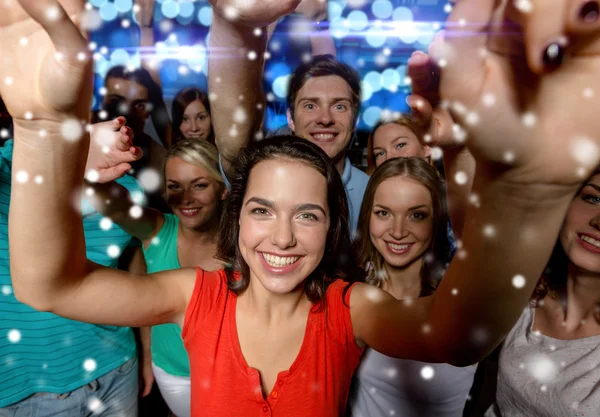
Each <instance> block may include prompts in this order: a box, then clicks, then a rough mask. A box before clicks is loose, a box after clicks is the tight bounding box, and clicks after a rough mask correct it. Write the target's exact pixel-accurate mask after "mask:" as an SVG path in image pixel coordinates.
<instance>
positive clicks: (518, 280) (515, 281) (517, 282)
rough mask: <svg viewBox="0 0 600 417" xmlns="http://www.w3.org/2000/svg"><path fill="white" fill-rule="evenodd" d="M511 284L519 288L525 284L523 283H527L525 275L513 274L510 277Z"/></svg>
mask: <svg viewBox="0 0 600 417" xmlns="http://www.w3.org/2000/svg"><path fill="white" fill-rule="evenodd" d="M511 282H512V285H513V287H515V288H517V289H521V288H523V287H524V286H525V284H526V283H527V281H526V280H525V277H524V276H523V275H515V276H514V277H513V278H512V281H511Z"/></svg>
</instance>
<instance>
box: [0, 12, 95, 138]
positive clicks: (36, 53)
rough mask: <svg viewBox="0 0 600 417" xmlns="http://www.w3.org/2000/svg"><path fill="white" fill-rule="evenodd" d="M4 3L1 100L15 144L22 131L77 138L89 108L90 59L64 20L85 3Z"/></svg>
mask: <svg viewBox="0 0 600 417" xmlns="http://www.w3.org/2000/svg"><path fill="white" fill-rule="evenodd" d="M5 4H6V3H5ZM8 4H10V6H3V10H2V13H1V15H2V17H1V18H0V38H1V39H2V42H0V56H2V65H1V66H0V80H1V81H2V82H0V95H1V96H2V98H3V100H4V102H5V104H6V107H7V109H8V111H9V113H10V114H11V116H12V117H13V120H14V123H15V133H16V134H15V137H16V140H18V138H19V135H18V134H17V132H18V131H20V130H23V129H24V130H28V131H30V132H32V131H33V132H35V131H40V134H41V135H42V136H44V134H45V133H44V132H45V130H48V129H51V130H56V133H59V134H60V133H61V132H62V131H63V130H64V131H65V132H62V133H66V135H63V136H67V137H68V138H72V139H74V140H75V139H78V137H77V136H79V137H81V136H82V135H83V124H84V122H83V121H85V120H87V119H88V113H89V108H90V103H91V95H92V87H93V84H92V60H91V57H90V54H89V50H88V49H87V42H86V39H85V37H84V36H83V35H82V34H81V32H80V31H79V29H78V28H77V26H76V24H75V23H73V21H72V20H71V19H70V18H69V15H71V16H77V15H78V13H80V12H81V11H82V10H83V6H84V1H82V0H61V1H60V2H58V1H56V0H19V1H18V2H10V3H8ZM70 119H71V120H70ZM42 121H43V122H44V123H43V129H42V127H41V126H42V123H41V122H42ZM78 123H81V125H79V126H78ZM48 133H55V132H48Z"/></svg>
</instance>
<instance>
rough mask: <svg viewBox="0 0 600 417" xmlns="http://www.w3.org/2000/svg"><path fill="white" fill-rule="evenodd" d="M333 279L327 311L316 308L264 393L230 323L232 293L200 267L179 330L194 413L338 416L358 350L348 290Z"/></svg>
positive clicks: (220, 274) (209, 416) (210, 416)
mask: <svg viewBox="0 0 600 417" xmlns="http://www.w3.org/2000/svg"><path fill="white" fill-rule="evenodd" d="M348 285H349V284H348V283H346V282H344V281H342V280H337V281H335V282H333V283H332V284H331V285H330V286H329V287H328V289H327V293H326V308H320V309H318V308H313V309H312V310H311V311H310V313H309V315H308V321H307V325H306V331H305V335H304V341H303V343H302V347H301V348H300V352H299V353H298V356H297V357H296V360H295V361H294V362H293V363H292V365H291V367H290V369H289V370H284V371H282V372H280V373H279V374H278V376H277V381H276V383H275V386H274V387H273V391H271V393H270V394H269V396H268V397H267V398H264V397H263V395H262V390H261V384H260V379H259V373H258V371H257V370H256V369H254V368H250V367H249V366H248V364H247V363H246V360H245V359H244V357H243V355H242V351H241V348H240V344H239V340H238V335H237V327H236V320H235V308H236V301H237V296H236V295H235V294H233V293H232V292H230V291H229V290H228V288H227V278H226V275H225V272H224V271H223V270H219V271H214V272H206V271H203V270H202V269H200V268H197V273H196V284H195V287H194V293H193V295H192V298H191V300H190V303H189V305H188V308H187V311H186V314H185V322H184V326H183V330H182V333H181V335H182V337H183V342H184V345H185V347H186V349H187V351H188V354H189V358H190V371H191V374H190V378H191V390H192V416H193V417H204V416H206V417H267V416H275V417H338V416H341V415H342V413H343V411H344V407H345V405H346V400H347V397H348V391H349V389H350V383H351V381H352V375H353V374H354V371H355V369H356V367H357V366H358V364H359V361H360V357H361V355H362V353H363V349H361V348H360V347H359V346H358V345H357V344H356V341H355V339H354V334H353V332H352V322H351V320H350V310H349V308H348V307H347V305H348V304H349V301H350V292H351V290H352V289H351V288H350V289H349V290H348V291H347V293H346V300H345V301H346V305H344V302H343V300H342V293H343V290H344V288H346V286H348Z"/></svg>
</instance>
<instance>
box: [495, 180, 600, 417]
mask: <svg viewBox="0 0 600 417" xmlns="http://www.w3.org/2000/svg"><path fill="white" fill-rule="evenodd" d="M497 367H498V374H497V386H496V392H495V401H494V404H493V405H492V406H490V408H489V409H488V410H487V412H486V413H485V417H506V416H515V417H525V416H547V417H559V416H567V415H581V416H588V415H590V416H591V415H596V414H597V412H598V410H600V387H599V386H598V383H597V382H598V381H600V173H599V171H596V172H595V173H594V175H593V176H592V177H591V178H589V179H588V181H587V182H586V183H585V185H584V186H583V187H582V188H581V189H580V190H579V192H578V193H577V195H576V196H575V198H574V199H573V202H572V203H571V205H570V206H569V210H568V211H567V215H566V217H565V220H564V223H563V226H562V229H561V231H560V236H559V238H558V241H557V242H556V247H555V248H554V252H553V253H552V256H551V258H550V261H549V263H548V266H547V268H546V269H545V271H544V274H543V275H542V277H541V278H540V280H539V283H538V285H537V287H536V290H535V292H534V294H533V296H532V299H531V304H530V306H529V307H527V308H525V309H524V310H523V314H522V315H521V317H520V318H519V321H518V322H517V324H516V325H515V326H514V327H513V329H512V330H511V331H510V333H509V334H508V336H507V337H506V339H504V342H503V343H502V346H501V348H500V356H499V359H498V364H497Z"/></svg>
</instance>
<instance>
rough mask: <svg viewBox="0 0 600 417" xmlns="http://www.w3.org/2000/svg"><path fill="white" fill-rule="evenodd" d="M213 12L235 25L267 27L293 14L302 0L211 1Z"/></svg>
mask: <svg viewBox="0 0 600 417" xmlns="http://www.w3.org/2000/svg"><path fill="white" fill-rule="evenodd" d="M209 2H210V4H211V5H212V7H213V11H214V12H215V13H217V14H219V15H220V16H222V17H224V18H226V19H227V20H230V21H231V22H233V23H237V24H241V25H244V26H249V27H254V28H257V27H267V26H268V25H270V24H271V23H273V22H276V21H277V20H278V19H280V18H281V17H284V16H286V15H288V14H290V13H292V12H293V11H294V10H296V8H297V7H298V5H299V4H300V2H301V0H209Z"/></svg>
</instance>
